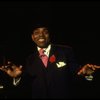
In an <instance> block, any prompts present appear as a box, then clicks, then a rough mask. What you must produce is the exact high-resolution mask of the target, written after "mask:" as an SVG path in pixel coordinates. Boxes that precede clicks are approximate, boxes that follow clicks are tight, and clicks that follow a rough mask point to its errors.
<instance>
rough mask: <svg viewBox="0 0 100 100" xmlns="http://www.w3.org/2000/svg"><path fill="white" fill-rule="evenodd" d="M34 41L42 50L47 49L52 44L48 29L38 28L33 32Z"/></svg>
mask: <svg viewBox="0 0 100 100" xmlns="http://www.w3.org/2000/svg"><path fill="white" fill-rule="evenodd" d="M32 40H33V41H34V42H35V43H36V45H37V46H38V47H40V48H45V47H47V46H48V44H49V43H50V34H49V31H48V29H47V28H46V27H37V28H35V29H34V30H33V33H32Z"/></svg>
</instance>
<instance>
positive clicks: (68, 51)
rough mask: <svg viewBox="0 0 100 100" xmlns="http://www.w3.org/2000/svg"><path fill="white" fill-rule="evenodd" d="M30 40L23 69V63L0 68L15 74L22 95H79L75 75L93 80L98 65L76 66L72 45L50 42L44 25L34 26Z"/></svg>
mask: <svg viewBox="0 0 100 100" xmlns="http://www.w3.org/2000/svg"><path fill="white" fill-rule="evenodd" d="M32 40H33V41H34V43H35V44H36V45H35V46H36V47H35V48H34V49H33V53H32V54H31V55H30V56H29V57H28V59H27V64H26V66H25V68H24V67H23V69H24V70H23V71H22V70H21V68H22V66H20V67H17V66H16V65H11V66H13V67H12V68H11V69H10V68H4V66H2V67H1V70H3V71H5V72H6V73H7V74H8V75H10V76H11V77H13V78H14V83H15V86H17V85H18V84H17V83H20V84H21V90H23V94H22V95H23V98H26V97H27V98H74V96H75V97H76V98H78V96H79V94H77V93H78V92H77V91H78V88H76V86H77V85H76V84H77V78H78V75H85V78H86V79H88V80H92V78H93V77H92V76H91V74H92V73H93V72H94V71H95V69H96V68H97V66H96V65H90V64H87V65H85V66H83V67H82V69H81V70H79V68H78V67H79V65H78V64H77V63H76V61H75V58H74V56H73V52H72V48H71V47H68V46H61V45H54V44H52V43H51V42H50V33H49V31H48V28H47V27H45V26H38V27H36V28H35V29H34V30H33V32H32ZM43 58H44V59H43ZM8 65H10V64H9V63H8ZM8 65H7V66H8ZM7 66H6V67H7ZM98 68H99V67H98ZM22 72H23V73H22ZM77 73H78V75H77ZM87 76H88V77H87ZM15 79H16V80H17V81H15ZM75 89H77V90H75ZM19 92H20V90H19ZM15 98H16V97H15ZM19 98H20V97H19Z"/></svg>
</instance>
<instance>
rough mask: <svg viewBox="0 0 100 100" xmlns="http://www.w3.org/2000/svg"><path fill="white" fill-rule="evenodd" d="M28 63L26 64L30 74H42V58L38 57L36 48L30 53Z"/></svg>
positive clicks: (43, 68)
mask: <svg viewBox="0 0 100 100" xmlns="http://www.w3.org/2000/svg"><path fill="white" fill-rule="evenodd" d="M29 62H30V65H29V66H28V67H29V68H28V69H29V73H30V74H31V75H34V74H38V73H39V75H40V76H41V75H43V71H44V70H45V67H44V64H43V62H42V60H41V59H40V57H39V53H38V51H37V49H34V52H33V53H32V55H31V59H30V61H29Z"/></svg>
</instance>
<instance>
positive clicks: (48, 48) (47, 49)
mask: <svg viewBox="0 0 100 100" xmlns="http://www.w3.org/2000/svg"><path fill="white" fill-rule="evenodd" d="M37 49H38V51H39V50H40V49H41V48H40V47H37ZM43 49H44V51H45V52H44V54H46V55H47V56H48V57H49V53H50V49H51V44H49V45H48V47H47V48H43Z"/></svg>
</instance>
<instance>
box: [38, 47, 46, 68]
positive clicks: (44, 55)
mask: <svg viewBox="0 0 100 100" xmlns="http://www.w3.org/2000/svg"><path fill="white" fill-rule="evenodd" d="M39 53H40V58H41V60H42V62H43V64H44V66H45V67H47V63H48V57H47V55H46V54H44V50H43V49H40V50H39Z"/></svg>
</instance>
